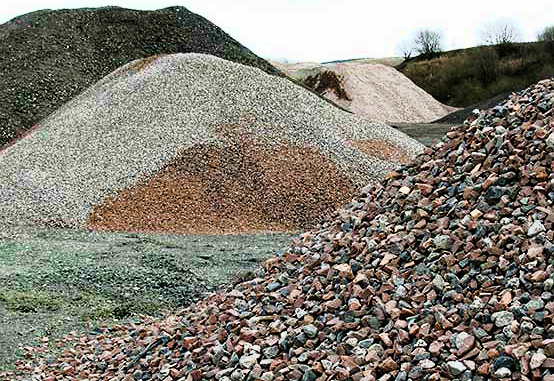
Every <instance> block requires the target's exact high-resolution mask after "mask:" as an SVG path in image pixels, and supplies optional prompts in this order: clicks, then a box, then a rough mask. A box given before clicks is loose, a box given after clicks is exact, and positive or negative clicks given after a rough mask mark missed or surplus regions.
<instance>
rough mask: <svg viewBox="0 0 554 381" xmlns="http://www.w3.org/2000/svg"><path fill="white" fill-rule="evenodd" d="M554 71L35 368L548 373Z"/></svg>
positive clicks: (217, 375) (201, 376)
mask: <svg viewBox="0 0 554 381" xmlns="http://www.w3.org/2000/svg"><path fill="white" fill-rule="evenodd" d="M553 110H554V79H552V80H544V81H541V82H539V83H538V84H536V85H535V86H532V87H530V88H528V89H526V90H524V91H522V92H520V93H518V94H515V95H513V96H512V97H510V99H509V100H507V101H506V102H505V103H503V104H501V105H498V106H497V107H494V108H493V109H490V110H487V111H484V112H481V113H480V114H479V115H476V116H474V117H472V118H470V119H468V120H466V122H465V123H464V125H463V126H460V127H458V128H453V129H452V130H451V131H449V132H448V133H447V134H446V136H445V138H444V139H443V140H442V141H441V142H440V143H439V144H437V145H436V146H434V147H433V148H427V149H426V150H425V152H424V153H423V154H422V155H419V156H418V157H417V158H416V160H415V161H414V162H412V163H410V164H408V165H405V166H402V167H399V168H398V169H397V170H396V171H394V172H391V173H389V174H388V175H387V177H386V178H385V179H384V180H383V181H382V182H381V183H380V184H378V185H376V186H369V187H367V188H365V189H364V190H363V192H362V193H361V194H360V195H359V197H357V198H356V199H354V200H353V201H352V203H350V204H348V205H346V206H345V207H344V208H341V209H340V210H338V211H337V212H336V213H335V214H334V215H333V220H332V221H331V222H329V223H326V224H323V225H322V226H320V229H319V230H318V231H312V232H306V233H304V234H302V235H300V236H299V237H298V238H297V239H295V240H293V244H292V245H291V246H290V248H289V249H288V250H286V252H284V253H278V254H277V255H275V256H274V257H273V258H270V259H268V260H267V261H265V262H264V264H263V266H262V267H261V268H259V269H258V270H257V271H256V274H255V275H256V277H255V278H254V279H251V280H249V281H246V282H242V283H240V284H237V285H235V286H234V287H232V288H229V289H227V290H225V291H223V292H219V293H216V294H213V295H211V296H210V297H208V298H206V299H204V300H203V301H201V302H199V303H197V304H196V305H194V306H191V307H189V308H186V309H184V310H183V311H181V312H180V313H179V314H177V315H171V316H168V317H167V318H166V319H164V320H162V321H155V322H152V323H149V324H145V325H142V326H128V327H127V326H117V327H114V329H113V330H112V331H111V332H108V331H107V330H106V331H104V332H102V335H98V336H91V335H89V336H85V335H82V336H80V337H79V335H73V336H71V337H68V338H67V341H70V342H75V343H78V345H77V346H76V348H75V349H72V351H69V350H68V351H65V352H64V354H63V355H61V356H58V357H57V358H56V359H55V360H50V361H48V362H47V361H44V360H40V358H37V357H36V356H37V354H40V353H47V348H44V347H37V348H27V350H26V354H27V356H29V358H33V357H34V358H35V360H34V361H33V360H32V361H28V362H25V361H21V362H20V363H19V364H18V365H19V366H18V367H19V369H20V370H21V371H27V372H29V373H30V372H32V373H33V374H35V375H36V376H42V377H47V376H50V377H54V376H60V375H65V376H66V377H75V376H77V375H78V377H81V378H85V377H86V378H88V379H92V380H97V379H112V380H125V379H129V378H131V377H133V378H135V379H164V380H183V379H184V380H187V381H188V380H213V379H218V380H221V381H230V380H266V381H270V380H273V381H285V380H303V381H306V380H319V381H331V380H360V381H376V380H380V381H384V380H397V381H402V380H429V381H442V380H473V381H486V380H506V379H513V380H532V381H538V380H543V381H552V380H554V370H553V369H554V301H553V300H554V297H553V294H552V292H553V288H554V266H553V264H552V261H553V254H554V230H553V227H554V210H553V207H552V206H553V200H554V172H553V171H552V163H553V162H554V132H553V130H552V127H554V120H553V119H554V116H553V113H552V112H553Z"/></svg>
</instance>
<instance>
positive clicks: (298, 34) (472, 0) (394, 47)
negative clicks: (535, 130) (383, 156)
mask: <svg viewBox="0 0 554 381" xmlns="http://www.w3.org/2000/svg"><path fill="white" fill-rule="evenodd" d="M106 5H117V6H120V7H124V8H131V9H141V10H154V9H160V8H165V7H168V6H172V5H181V6H184V7H186V8H188V9H189V10H190V11H192V12H195V13H197V14H199V15H201V16H203V17H205V18H207V19H208V20H210V21H211V22H213V23H214V24H216V25H218V26H219V27H220V28H222V29H223V30H224V31H225V32H227V33H228V34H230V35H231V37H233V38H235V39H236V40H238V41H239V42H240V43H241V44H243V45H244V46H246V47H247V48H249V49H250V50H252V51H253V52H254V53H256V54H257V55H259V56H261V57H264V58H270V59H280V60H283V59H287V60H289V61H291V62H294V61H315V62H323V61H330V60H340V59H350V58H365V57H372V58H382V57H392V56H399V55H400V52H399V50H398V45H399V43H400V42H401V41H404V40H406V41H412V40H413V38H414V35H415V33H416V31H417V30H418V29H421V28H429V29H433V30H436V31H440V32H441V33H442V35H443V45H444V46H443V49H445V50H451V49H457V48H464V47H470V46H475V45H478V44H479V43H481V42H482V39H481V37H480V34H481V33H480V32H481V31H482V30H483V28H484V25H487V24H489V23H494V22H496V21H497V20H504V21H505V22H510V23H513V24H514V25H516V26H517V28H519V30H520V31H521V32H522V33H521V34H522V36H521V37H522V38H521V40H522V41H535V40H536V36H537V33H538V32H540V31H541V30H542V29H543V28H544V27H545V26H550V25H554V0H518V1H513V0H465V1H456V2H448V1H445V0H419V1H417V0H409V1H405V0H393V1H391V0H378V1H371V0H333V1H331V0H1V1H0V24H1V23H5V22H6V21H8V20H10V19H12V18H14V17H16V16H18V15H21V14H24V13H29V12H32V11H36V10H40V9H63V8H81V7H100V6H106ZM504 21H503V22H504Z"/></svg>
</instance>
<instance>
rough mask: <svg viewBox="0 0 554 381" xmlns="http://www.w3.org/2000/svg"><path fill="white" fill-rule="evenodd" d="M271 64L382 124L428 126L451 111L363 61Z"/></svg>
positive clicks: (410, 84)
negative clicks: (423, 124) (422, 124)
mask: <svg viewBox="0 0 554 381" xmlns="http://www.w3.org/2000/svg"><path fill="white" fill-rule="evenodd" d="M272 64H273V65H274V66H275V67H277V68H279V69H280V70H282V71H283V72H284V73H286V74H287V75H289V76H290V77H291V78H294V79H295V80H298V81H299V82H301V83H303V84H305V85H306V86H307V87H308V88H310V89H312V90H314V91H316V92H318V93H320V94H321V95H323V96H324V97H326V98H328V99H329V100H331V101H333V102H335V103H336V104H338V105H340V106H342V107H344V108H345V109H347V110H350V111H352V112H353V113H354V114H356V115H360V116H364V117H366V118H368V119H369V120H371V121H375V122H384V123H429V122H431V121H433V120H436V119H438V118H440V117H443V116H445V115H447V114H449V113H451V112H453V111H455V110H457V109H456V108H454V107H450V106H446V105H443V104H442V103H440V102H438V101H437V100H436V99H434V98H433V97H432V96H431V95H429V94H428V93H427V92H425V91H424V90H423V89H421V88H419V87H418V86H416V85H415V84H414V83H413V82H412V81H411V80H410V79H409V78H408V77H406V76H405V75H404V74H402V73H400V72H399V71H397V70H396V69H394V68H393V67H390V66H386V65H382V64H378V63H367V62H363V61H350V62H337V63H326V64H317V63H312V62H306V63H296V64H283V63H276V62H272Z"/></svg>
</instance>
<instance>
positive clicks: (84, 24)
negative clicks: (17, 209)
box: [0, 6, 283, 147]
mask: <svg viewBox="0 0 554 381" xmlns="http://www.w3.org/2000/svg"><path fill="white" fill-rule="evenodd" d="M174 53H202V54H210V55H214V56H217V57H221V58H223V59H227V60H230V61H233V62H237V63H241V64H244V65H250V66H253V67H257V68H260V69H262V70H264V71H265V72H266V73H270V74H274V75H281V76H283V74H282V73H280V72H279V71H278V70H277V69H275V68H274V67H273V66H271V64H269V63H268V62H267V61H266V60H264V59H262V58H260V57H258V56H256V55H255V54H254V53H252V52H251V51H250V50H248V49H247V48H246V47H244V46H242V45H241V44H240V43H239V42H237V41H235V40H234V39H233V38H231V37H230V36H229V35H228V34H227V33H225V32H224V31H223V30H221V29H220V28H218V27H217V26H216V25H214V24H213V23H211V22H210V21H208V20H206V19H205V18H203V17H202V16H199V15H197V14H195V13H192V12H190V11H189V10H187V9H186V8H185V7H180V6H174V7H168V8H164V9H159V10H155V11H139V10H133V9H125V8H120V7H113V6H108V7H101V8H80V9H61V10H50V9H45V10H40V11H36V12H31V13H28V14H25V15H21V16H18V17H16V18H14V19H12V20H10V21H8V22H7V23H5V24H2V25H0V73H2V75H1V76H0V147H2V146H4V145H5V144H6V143H7V142H10V141H11V140H12V139H14V138H16V137H18V136H20V135H22V134H24V133H26V132H27V131H29V129H31V128H32V126H33V125H34V124H35V123H39V122H40V121H41V120H42V119H44V118H46V117H47V116H48V115H49V114H50V113H52V112H54V111H56V109H58V108H59V107H60V106H62V105H63V104H64V103H66V102H68V101H69V100H71V99H72V98H73V97H75V96H76V95H78V94H79V93H81V92H82V91H85V90H86V89H87V88H88V87H89V86H92V85H93V84H94V83H95V82H96V81H99V80H100V79H102V78H103V77H104V76H106V75H108V74H110V73H111V72H113V71H114V70H116V69H117V68H118V67H120V66H122V65H124V64H126V63H129V62H131V61H133V60H136V59H141V58H146V57H150V56H153V55H158V54H174Z"/></svg>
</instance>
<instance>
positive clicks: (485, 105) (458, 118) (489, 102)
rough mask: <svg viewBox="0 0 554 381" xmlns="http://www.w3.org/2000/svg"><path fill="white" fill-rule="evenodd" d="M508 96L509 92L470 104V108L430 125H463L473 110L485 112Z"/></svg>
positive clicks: (453, 113)
mask: <svg viewBox="0 0 554 381" xmlns="http://www.w3.org/2000/svg"><path fill="white" fill-rule="evenodd" d="M510 94H511V93H510V92H508V93H502V94H499V95H497V96H495V97H492V98H490V99H486V100H484V101H481V102H478V103H475V104H472V105H471V106H468V107H466V108H463V109H461V110H458V111H454V112H451V113H450V114H448V115H445V116H443V117H442V118H440V119H437V120H434V121H433V122H431V123H453V124H458V123H463V122H464V120H466V119H467V118H468V117H469V116H470V115H471V113H472V112H473V110H475V109H478V110H487V109H489V108H491V107H494V106H496V105H497V104H499V103H502V102H503V101H505V100H506V99H507V98H508V97H509V96H510Z"/></svg>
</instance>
